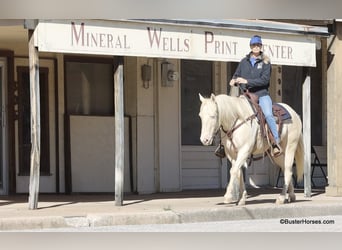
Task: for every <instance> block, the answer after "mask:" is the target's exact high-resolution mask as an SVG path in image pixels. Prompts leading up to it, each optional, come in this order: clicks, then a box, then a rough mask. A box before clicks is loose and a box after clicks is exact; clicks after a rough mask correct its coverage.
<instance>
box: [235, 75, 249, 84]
mask: <svg viewBox="0 0 342 250" xmlns="http://www.w3.org/2000/svg"><path fill="white" fill-rule="evenodd" d="M235 81H236V82H237V83H238V84H241V83H242V84H247V83H248V82H247V80H246V79H245V78H242V77H238V78H236V79H235Z"/></svg>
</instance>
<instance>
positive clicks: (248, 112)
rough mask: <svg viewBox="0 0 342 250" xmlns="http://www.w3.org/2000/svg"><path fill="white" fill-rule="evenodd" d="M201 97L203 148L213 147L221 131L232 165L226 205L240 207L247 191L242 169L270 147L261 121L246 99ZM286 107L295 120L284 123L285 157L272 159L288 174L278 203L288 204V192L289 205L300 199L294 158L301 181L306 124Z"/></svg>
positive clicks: (282, 139)
mask: <svg viewBox="0 0 342 250" xmlns="http://www.w3.org/2000/svg"><path fill="white" fill-rule="evenodd" d="M199 96H200V100H201V102H202V104H201V108H200V113H199V116H200V118H201V122H202V129H201V137H200V140H201V142H202V144H203V145H211V144H212V142H213V138H214V137H215V135H216V134H217V133H218V132H219V130H220V132H221V140H222V144H223V145H224V149H225V153H226V156H227V158H228V159H229V161H230V162H231V164H232V167H231V170H230V181H229V183H228V186H227V190H226V193H225V195H224V198H225V199H224V202H225V203H231V202H238V204H239V205H244V204H245V202H246V197H247V192H246V190H245V183H244V180H243V174H242V167H243V166H244V165H246V162H247V159H248V157H249V156H250V155H251V154H253V155H257V154H263V153H264V152H265V151H266V150H268V149H269V147H270V146H269V144H268V143H267V140H266V139H263V138H262V136H261V133H260V128H259V123H258V120H257V118H251V117H253V116H252V115H253V113H254V112H253V109H252V107H251V106H250V104H249V102H248V100H247V99H246V97H244V96H240V97H232V96H228V95H217V96H215V95H214V94H212V95H211V97H210V98H204V97H202V96H201V95H200V94H199ZM282 106H284V107H285V108H286V109H287V110H288V111H289V113H290V115H291V117H292V119H291V120H288V121H285V122H284V123H283V129H282V133H281V135H280V137H281V143H280V145H281V147H282V149H283V154H281V155H280V156H278V157H276V158H274V157H272V158H273V159H272V160H273V162H274V163H275V164H277V165H278V166H279V167H280V168H281V169H282V170H283V172H284V186H283V189H282V192H281V194H280V196H279V197H278V199H277V200H276V203H277V204H283V203H284V202H285V200H286V195H287V192H288V193H289V197H288V201H289V202H291V201H295V200H296V196H295V193H294V186H293V183H292V166H293V161H294V159H295V160H296V169H297V179H298V180H299V181H300V180H301V179H302V177H303V171H304V168H303V166H304V150H303V137H302V122H301V120H300V117H299V116H298V114H297V113H296V112H295V111H294V110H293V109H292V108H291V107H289V106H288V105H286V104H283V103H282ZM240 124H241V125H240ZM233 128H236V129H234V130H233V133H232V134H231V135H230V136H227V131H232V129H233Z"/></svg>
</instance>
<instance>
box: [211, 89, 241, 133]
mask: <svg viewBox="0 0 342 250" xmlns="http://www.w3.org/2000/svg"><path fill="white" fill-rule="evenodd" d="M215 100H216V103H217V108H218V113H219V123H220V125H221V126H223V128H224V129H225V130H228V129H230V128H231V127H232V126H233V124H234V123H235V121H236V120H237V119H238V118H239V117H240V115H241V111H240V108H239V106H240V104H239V103H240V102H241V101H240V98H237V97H233V96H228V95H218V96H216V99H215Z"/></svg>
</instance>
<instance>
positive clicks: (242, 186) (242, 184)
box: [238, 162, 247, 206]
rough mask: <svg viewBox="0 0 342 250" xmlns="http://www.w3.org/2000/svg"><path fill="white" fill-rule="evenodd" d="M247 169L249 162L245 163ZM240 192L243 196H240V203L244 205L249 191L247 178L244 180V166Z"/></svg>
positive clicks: (241, 174) (241, 172) (241, 173)
mask: <svg viewBox="0 0 342 250" xmlns="http://www.w3.org/2000/svg"><path fill="white" fill-rule="evenodd" d="M245 169H247V162H246V163H245ZM240 194H241V197H240V200H239V203H238V205H239V206H243V205H245V204H246V199H247V191H246V186H245V180H244V176H243V170H242V168H240Z"/></svg>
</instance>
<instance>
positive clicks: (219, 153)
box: [215, 144, 226, 158]
mask: <svg viewBox="0 0 342 250" xmlns="http://www.w3.org/2000/svg"><path fill="white" fill-rule="evenodd" d="M215 155H216V156H217V157H220V158H224V157H226V153H225V152H224V146H223V145H222V144H220V145H219V146H218V147H217V148H216V150H215Z"/></svg>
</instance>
